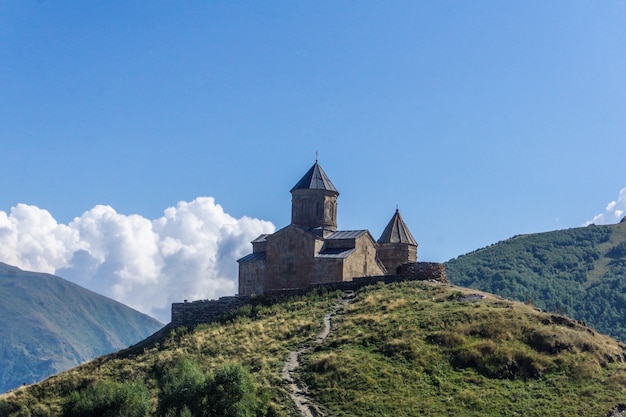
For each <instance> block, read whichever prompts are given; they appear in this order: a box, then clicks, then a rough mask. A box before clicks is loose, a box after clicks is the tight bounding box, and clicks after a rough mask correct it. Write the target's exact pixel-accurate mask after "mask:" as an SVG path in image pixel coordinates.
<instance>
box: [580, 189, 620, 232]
mask: <svg viewBox="0 0 626 417" xmlns="http://www.w3.org/2000/svg"><path fill="white" fill-rule="evenodd" d="M625 213H626V188H622V189H621V191H620V192H619V195H618V197H617V200H614V201H611V202H610V203H609V204H607V205H606V208H605V209H604V212H602V213H600V214H598V215H596V216H595V217H594V218H593V219H591V220H588V221H587V222H585V224H584V225H585V226H588V225H590V224H613V223H617V222H619V221H621V220H622V218H623V217H624V214H625Z"/></svg>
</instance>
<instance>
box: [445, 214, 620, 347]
mask: <svg viewBox="0 0 626 417" xmlns="http://www.w3.org/2000/svg"><path fill="white" fill-rule="evenodd" d="M446 273H447V275H448V279H449V280H450V281H451V282H453V283H454V284H457V285H462V286H466V287H472V288H479V289H481V290H484V291H489V292H492V293H494V294H498V295H501V296H503V297H506V298H510V299H516V300H520V301H527V302H529V303H531V304H534V305H536V306H538V307H539V308H542V309H545V310H548V311H553V312H558V313H562V314H566V315H568V316H570V317H573V318H575V319H577V320H583V321H585V322H586V323H587V324H589V325H590V326H591V327H594V328H595V329H597V330H599V331H601V332H603V333H607V334H610V335H612V336H614V337H617V338H619V339H620V340H623V341H626V316H625V315H624V309H625V308H626V222H625V221H622V222H621V223H619V224H614V225H604V226H593V225H592V226H588V227H581V228H574V229H567V230H558V231H554V232H547V233H537V234H529V235H520V236H515V237H513V238H511V239H508V240H505V241H502V242H499V243H497V244H494V245H491V246H489V247H486V248H483V249H479V250H477V251H474V252H472V253H469V254H467V255H464V256H460V257H458V258H456V259H453V260H450V261H449V262H447V263H446Z"/></svg>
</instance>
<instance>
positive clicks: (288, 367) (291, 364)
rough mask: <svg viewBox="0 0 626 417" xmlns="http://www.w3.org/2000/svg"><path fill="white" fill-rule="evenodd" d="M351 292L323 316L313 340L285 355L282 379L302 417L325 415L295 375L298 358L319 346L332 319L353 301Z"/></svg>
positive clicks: (326, 335) (302, 382)
mask: <svg viewBox="0 0 626 417" xmlns="http://www.w3.org/2000/svg"><path fill="white" fill-rule="evenodd" d="M354 296H355V293H354V292H353V291H346V292H343V293H342V294H341V297H340V298H338V299H337V302H336V303H335V305H334V306H333V308H332V309H331V310H330V311H329V312H328V313H326V315H325V316H324V326H323V328H322V330H321V331H320V333H319V334H318V335H317V336H316V337H315V339H314V340H311V341H308V342H306V343H305V344H303V345H302V346H301V347H300V348H299V349H297V350H294V351H292V352H290V353H289V355H287V359H285V363H284V365H283V370H282V378H283V380H284V381H285V382H286V383H287V388H288V390H289V396H290V397H291V399H292V400H293V402H294V403H295V405H296V408H297V409H298V410H299V412H300V415H302V416H303V417H322V416H324V415H325V414H324V413H323V412H322V411H321V409H320V407H319V406H318V405H317V404H316V403H315V401H314V400H313V399H312V398H311V397H310V395H309V388H308V387H307V385H306V384H305V383H304V381H303V380H302V378H300V376H299V375H298V373H297V371H296V370H297V368H298V367H299V366H300V357H301V356H302V355H304V354H305V353H307V352H308V351H310V350H311V349H312V348H314V347H315V346H318V345H321V344H322V343H323V342H324V340H326V338H327V337H328V335H329V334H330V332H331V331H332V318H333V317H334V316H335V315H336V314H337V313H338V312H339V310H341V309H342V308H343V307H345V306H346V305H347V304H349V303H350V302H351V301H352V300H353V299H354Z"/></svg>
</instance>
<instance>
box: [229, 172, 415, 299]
mask: <svg viewBox="0 0 626 417" xmlns="http://www.w3.org/2000/svg"><path fill="white" fill-rule="evenodd" d="M291 196H292V200H291V224H289V225H288V226H286V227H284V228H282V229H280V230H278V231H277V232H275V233H273V234H269V235H261V236H259V237H258V238H256V239H255V240H253V241H252V253H251V254H249V255H247V256H244V257H243V258H241V259H239V260H238V261H237V262H238V263H239V295H261V294H264V293H266V292H271V291H276V290H286V289H294V288H306V287H308V286H311V285H316V284H325V283H331V282H342V281H351V280H353V279H354V278H358V277H367V276H381V275H386V274H395V273H396V269H397V268H398V267H399V266H400V265H403V264H406V263H415V262H416V261H417V246H418V245H417V242H416V241H415V239H414V238H413V236H412V235H411V232H410V231H409V229H408V227H407V226H406V224H405V223H404V221H403V220H402V217H401V216H400V213H399V211H398V210H397V209H396V212H395V214H394V215H393V217H392V218H391V220H390V221H389V223H388V224H387V227H386V228H385V230H384V231H383V233H382V235H381V237H380V238H379V239H378V240H375V239H374V238H373V237H372V235H371V234H370V232H369V231H368V230H348V231H341V230H337V198H338V197H339V192H338V191H337V189H336V188H335V186H334V185H333V183H332V182H331V181H330V179H329V178H328V176H327V175H326V173H325V172H324V170H323V169H322V167H321V166H320V165H319V163H318V162H317V161H315V164H314V165H313V166H312V167H311V168H310V169H309V170H308V171H307V173H306V174H304V176H303V177H302V178H301V179H300V181H298V183H297V184H296V185H295V186H294V187H293V188H292V189H291Z"/></svg>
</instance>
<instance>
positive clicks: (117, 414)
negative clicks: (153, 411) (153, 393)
mask: <svg viewBox="0 0 626 417" xmlns="http://www.w3.org/2000/svg"><path fill="white" fill-rule="evenodd" d="M149 411H150V395H149V393H148V389H147V388H146V387H145V386H144V385H140V384H135V383H131V382H127V383H117V382H113V381H108V380H104V381H98V382H96V383H94V384H93V385H91V386H88V387H87V388H85V389H83V390H81V391H74V392H72V393H71V394H70V396H69V397H68V398H67V400H66V401H65V403H64V405H63V416H65V417H91V416H99V417H145V416H147V415H148V412H149Z"/></svg>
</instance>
